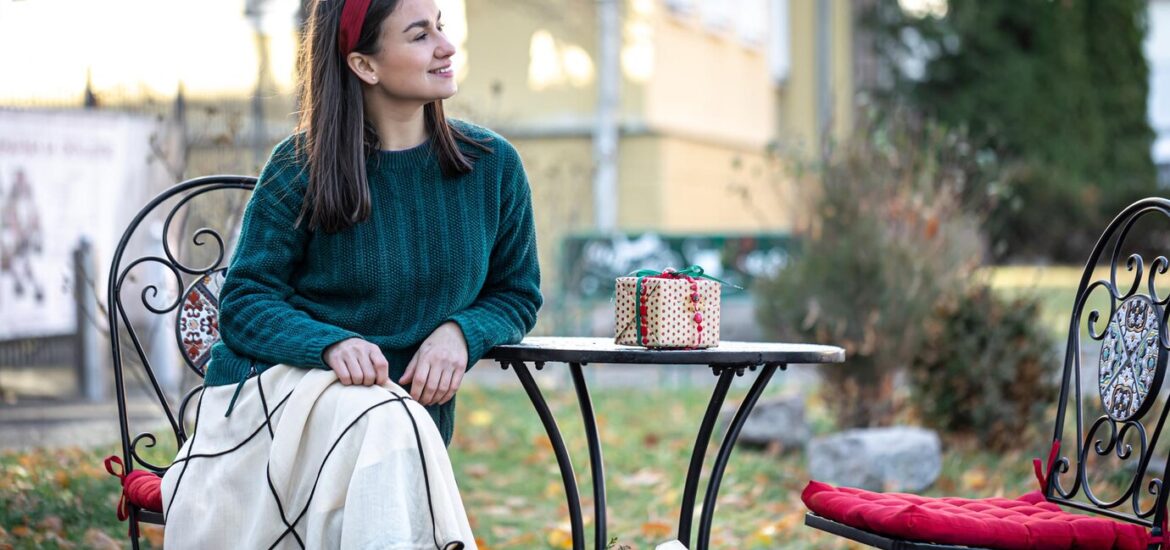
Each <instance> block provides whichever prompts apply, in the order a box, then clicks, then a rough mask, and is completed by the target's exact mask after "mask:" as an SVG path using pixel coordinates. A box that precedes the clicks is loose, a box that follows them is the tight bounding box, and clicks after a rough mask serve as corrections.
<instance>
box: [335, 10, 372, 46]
mask: <svg viewBox="0 0 1170 550" xmlns="http://www.w3.org/2000/svg"><path fill="white" fill-rule="evenodd" d="M343 1H345V6H344V7H342V8H341V28H340V29H339V30H338V33H337V45H338V46H340V47H341V55H349V52H352V51H353V49H354V48H356V47H357V41H358V37H359V36H361V34H362V24H363V23H365V22H366V11H367V10H369V9H370V0H343Z"/></svg>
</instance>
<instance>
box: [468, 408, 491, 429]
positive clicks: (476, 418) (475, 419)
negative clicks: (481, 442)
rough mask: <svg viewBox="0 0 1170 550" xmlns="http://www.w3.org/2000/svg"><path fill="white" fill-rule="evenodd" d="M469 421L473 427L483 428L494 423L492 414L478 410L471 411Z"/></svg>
mask: <svg viewBox="0 0 1170 550" xmlns="http://www.w3.org/2000/svg"><path fill="white" fill-rule="evenodd" d="M467 420H468V422H470V423H471V425H472V426H475V427H477V428H482V427H484V426H488V425H490V424H491V423H492V413H491V412H490V411H487V410H484V409H476V410H474V411H471V414H470V415H468V418H467Z"/></svg>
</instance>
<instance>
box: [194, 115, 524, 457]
mask: <svg viewBox="0 0 1170 550" xmlns="http://www.w3.org/2000/svg"><path fill="white" fill-rule="evenodd" d="M452 124H453V125H456V126H457V127H458V128H459V129H461V130H462V131H463V132H464V133H465V134H467V135H468V136H469V137H472V138H474V139H477V140H480V141H485V144H486V145H488V146H489V147H490V148H491V149H492V152H491V153H482V152H481V153H479V158H478V159H477V160H476V161H475V168H474V169H473V170H472V171H471V172H470V173H468V174H466V175H464V176H460V177H456V178H452V179H445V178H444V177H443V176H442V173H441V172H440V169H439V164H438V157H437V153H435V152H433V151H432V148H431V146H430V142H429V141H428V142H426V143H424V144H422V145H420V146H418V147H415V148H413V149H408V150H404V151H379V152H377V153H375V154H374V156H372V157H370V158H369V159H368V160H367V172H368V179H369V185H370V198H371V206H372V209H371V215H370V217H369V219H367V220H366V221H364V222H361V223H359V224H357V225H354V226H353V227H350V228H349V229H346V230H344V231H341V232H338V233H332V234H329V233H324V232H311V231H309V230H307V229H306V228H305V227H304V223H302V224H301V225H300V226H296V223H295V222H296V219H297V216H298V214H299V213H300V211H301V204H302V202H303V199H304V194H305V189H306V186H307V184H308V182H307V178H308V176H307V174H308V171H307V170H306V169H305V167H304V162H303V159H302V158H299V157H298V156H297V155H296V153H295V147H294V137H289V138H287V139H285V140H284V141H283V142H281V143H280V144H278V145H277V146H276V148H275V149H274V150H273V152H272V156H271V157H270V158H269V159H268V163H267V165H266V166H265V167H264V169H263V170H262V171H261V173H260V181H259V183H258V185H257V186H256V190H255V192H254V193H253V195H252V198H251V201H250V202H249V203H248V207H247V210H246V212H245V214H244V220H243V224H242V227H241V230H240V236H239V240H238V241H237V244H236V249H235V252H234V254H233V256H232V260H231V264H230V265H229V267H228V271H227V277H226V279H225V281H224V283H223V288H222V290H221V292H220V332H221V334H222V341H221V342H219V343H218V344H216V345H215V347H214V348H213V349H212V355H211V362H210V364H209V366H208V369H207V376H206V378H205V379H204V383H205V384H207V385H209V386H219V385H228V384H236V383H238V382H239V381H241V380H243V379H245V378H247V377H248V373H249V372H250V370H251V368H252V367H253V366H254V367H255V368H256V370H257V371H258V372H260V371H263V370H264V369H266V368H268V367H270V366H272V365H274V364H278V363H283V364H286V365H292V366H297V367H306V368H328V366H326V365H325V363H324V361H323V358H322V354H323V352H324V351H325V348H327V347H329V346H330V345H332V344H334V343H337V342H340V341H342V340H345V339H347V338H353V337H359V338H364V339H365V340H367V341H369V342H371V343H374V344H376V345H377V346H378V347H379V348H381V349H382V353H384V354H385V355H386V359H387V360H388V361H389V363H390V379H391V380H393V381H397V380H398V379H399V378H400V377H401V376H402V374H403V372H404V371H405V369H406V365H407V363H408V362H410V359H411V357H412V356H413V355H414V353H415V350H416V349H417V348H418V346H419V345H420V344H421V343H422V341H423V340H424V339H426V338H427V336H429V335H430V334H431V332H432V331H434V330H435V328H436V327H438V326H439V325H440V324H442V323H444V322H446V321H455V322H456V323H458V324H459V326H460V327H461V328H462V329H463V335H464V337H465V338H466V339H467V348H468V349H467V356H468V368H470V366H471V365H474V364H475V362H476V361H478V360H479V359H480V358H481V357H482V356H483V354H484V353H486V352H487V350H489V349H491V348H492V347H493V346H496V345H498V344H504V343H515V342H518V341H520V339H521V338H522V337H523V336H524V334H525V333H527V332H528V331H529V330H531V329H532V326H533V324H535V322H536V312H537V310H538V309H539V308H540V306H541V302H542V298H541V294H540V268H539V266H538V264H537V258H536V235H535V230H534V227H533V219H532V200H531V191H530V189H529V187H528V180H527V177H526V176H525V174H524V167H523V165H522V164H521V162H520V157H519V155H518V154H517V153H516V150H515V149H514V148H513V147H512V145H511V144H509V143H508V142H507V141H505V140H504V138H502V137H500V136H499V135H497V134H495V133H493V132H491V131H489V130H487V129H484V128H480V127H478V126H475V125H472V124H468V123H465V122H459V121H452ZM460 145H461V146H465V144H460ZM465 150H468V151H470V150H472V149H471V148H470V147H469V146H466V147H465ZM428 411H429V412H430V413H431V416H432V417H433V418H434V419H435V422H436V424H438V426H439V431H440V433H442V435H443V439H444V441H446V442H447V443H448V444H450V441H451V435H452V432H453V430H454V412H455V400H454V399H452V400H451V401H449V402H447V403H446V404H444V405H436V406H431V407H428Z"/></svg>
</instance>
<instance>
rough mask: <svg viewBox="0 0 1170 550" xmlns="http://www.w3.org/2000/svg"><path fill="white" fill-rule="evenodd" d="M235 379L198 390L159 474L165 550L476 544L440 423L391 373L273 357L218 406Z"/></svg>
mask: <svg viewBox="0 0 1170 550" xmlns="http://www.w3.org/2000/svg"><path fill="white" fill-rule="evenodd" d="M235 391H236V387H235V386H216V387H208V388H206V389H205V390H204V392H203V396H202V400H201V401H200V403H199V407H198V412H197V419H196V430H195V433H194V434H193V435H192V436H191V437H190V439H188V440H187V442H186V443H185V444H184V445H183V448H182V449H180V450H179V454H178V457H177V458H176V460H175V463H174V464H173V465H172V466H171V468H170V469H169V470H167V472H166V475H165V476H163V481H162V497H163V508H164V514H165V516H166V520H167V525H166V529H165V541H164V546H165V548H167V550H181V549H185V548H201V549H202V548H290V549H291V548H308V549H317V548H344V549H349V548H363V549H364V548H371V549H373V548H377V549H395V550H398V549H401V550H423V549H428V550H433V549H439V550H448V549H449V548H453V549H457V548H468V549H474V548H476V546H475V539H474V537H473V536H472V534H471V527H470V525H469V524H468V521H467V513H466V512H465V511H464V509H463V502H462V500H461V499H460V498H459V489H458V488H457V487H456V485H455V476H454V474H453V473H452V471H451V463H450V459H449V458H448V456H447V448H446V447H445V446H444V445H443V439H442V437H441V436H440V435H439V430H438V428H437V427H436V426H435V424H434V421H433V420H431V417H430V416H429V415H428V414H427V412H426V410H425V409H424V408H423V407H422V406H421V405H419V404H418V403H416V402H415V401H414V400H412V399H411V398H410V394H408V393H407V392H406V391H405V390H403V389H402V388H401V387H399V386H398V385H397V384H394V383H393V382H389V383H387V384H386V385H385V386H344V385H342V384H341V383H340V382H338V380H337V375H335V374H334V373H333V372H332V371H328V370H321V369H300V368H294V367H288V366H284V365H277V366H274V367H272V368H269V369H268V370H266V371H264V372H263V373H262V374H261V375H260V376H253V377H252V378H249V379H248V380H247V381H246V382H245V383H244V385H243V388H242V389H241V391H240V393H239V396H238V398H237V399H236V403H235V407H234V409H233V410H232V413H231V416H229V417H225V416H224V413H225V411H226V410H227V409H228V404H229V403H230V402H231V399H232V394H233V393H234V392H235ZM265 411H268V413H267V414H266V413H265ZM266 417H267V418H268V419H269V421H267V422H266V421H265V419H266ZM459 542H461V543H463V546H462V547H460V546H459V545H458V544H456V543H459Z"/></svg>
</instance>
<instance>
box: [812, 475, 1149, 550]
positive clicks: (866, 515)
mask: <svg viewBox="0 0 1170 550" xmlns="http://www.w3.org/2000/svg"><path fill="white" fill-rule="evenodd" d="M800 498H801V499H802V500H804V504H805V506H807V507H808V509H809V510H811V511H812V512H813V513H815V514H817V515H819V516H822V517H824V518H827V519H831V520H833V521H836V522H838V523H843V524H845V525H848V526H850V527H855V528H857V529H861V530H864V531H868V532H871V533H875V534H878V535H882V536H887V537H892V538H898V539H905V540H915V541H922V542H933V543H937V544H956V545H964V546H981V547H985V548H1002V549H1017V548H1045V549H1059V548H1102V549H1109V548H1112V549H1116V550H1142V549H1144V548H1146V547H1147V546H1148V545H1149V543H1150V542H1151V541H1150V534H1149V531H1147V530H1146V528H1144V527H1142V526H1140V525H1135V524H1131V523H1123V522H1120V521H1114V520H1112V519H1107V518H1102V517H1093V516H1085V515H1078V514H1070V513H1068V512H1065V511H1063V510H1061V509H1060V507H1059V506H1057V505H1055V504H1053V503H1051V502H1048V501H1046V500H1044V496H1043V495H1042V494H1041V493H1040V491H1034V492H1031V493H1028V494H1026V495H1024V496H1022V497H1020V498H1016V499H1009V498H980V499H969V498H929V497H922V496H918V495H909V494H905V493H874V492H872V491H865V490H861V489H854V488H850V487H834V486H832V485H828V484H825V483H821V482H819V481H810V482H809V484H808V486H807V487H805V488H804V492H803V493H801V495H800Z"/></svg>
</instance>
